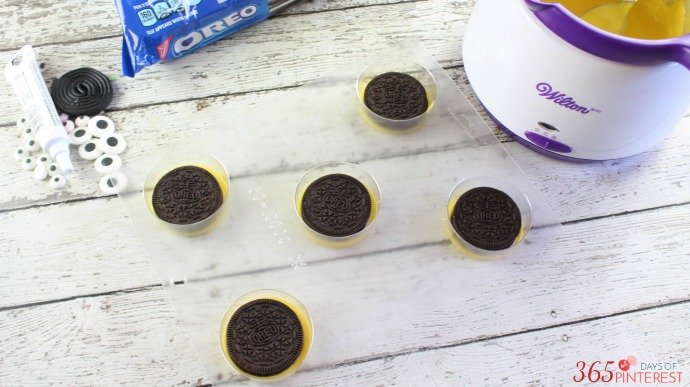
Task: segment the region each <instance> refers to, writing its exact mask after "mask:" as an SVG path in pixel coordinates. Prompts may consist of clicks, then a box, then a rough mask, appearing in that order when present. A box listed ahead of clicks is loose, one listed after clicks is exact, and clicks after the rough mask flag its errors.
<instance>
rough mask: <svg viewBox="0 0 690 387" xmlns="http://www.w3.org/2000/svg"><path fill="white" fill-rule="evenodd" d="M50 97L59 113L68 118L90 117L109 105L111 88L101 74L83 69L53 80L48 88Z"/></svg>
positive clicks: (93, 70) (111, 94)
mask: <svg viewBox="0 0 690 387" xmlns="http://www.w3.org/2000/svg"><path fill="white" fill-rule="evenodd" d="M50 96H51V97H52V98H53V103H55V107H57V109H58V110H59V111H61V112H64V113H67V114H69V115H70V116H80V115H87V116H92V115H95V114H98V113H100V112H102V111H103V110H105V109H106V108H107V107H108V106H109V105H110V103H111V102H112V101H113V88H112V85H111V84H110V80H109V79H108V77H106V76H105V75H104V74H103V73H101V72H100V71H98V70H95V69H92V68H89V67H83V68H80V69H76V70H72V71H70V72H67V73H65V74H64V75H63V76H61V77H60V78H58V79H55V80H54V81H53V84H52V85H51V86H50Z"/></svg>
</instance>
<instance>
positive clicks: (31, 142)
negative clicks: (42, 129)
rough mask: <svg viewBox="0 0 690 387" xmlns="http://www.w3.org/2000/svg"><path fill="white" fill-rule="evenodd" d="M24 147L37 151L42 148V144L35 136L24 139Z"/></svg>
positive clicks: (30, 150)
mask: <svg viewBox="0 0 690 387" xmlns="http://www.w3.org/2000/svg"><path fill="white" fill-rule="evenodd" d="M24 148H26V149H28V150H29V152H36V151H38V150H39V149H41V145H40V144H39V143H38V141H36V139H34V138H27V139H26V141H24Z"/></svg>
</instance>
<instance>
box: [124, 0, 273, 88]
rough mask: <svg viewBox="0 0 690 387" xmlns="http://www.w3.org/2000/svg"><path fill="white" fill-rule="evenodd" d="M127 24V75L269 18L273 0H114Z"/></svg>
mask: <svg viewBox="0 0 690 387" xmlns="http://www.w3.org/2000/svg"><path fill="white" fill-rule="evenodd" d="M115 5H116V6H117V10H118V12H119V13H120V20H121V22H122V31H123V41H122V72H123V74H124V75H126V76H129V77H133V76H134V74H136V73H138V72H139V71H141V70H142V69H144V68H145V67H148V66H150V65H152V64H154V63H158V62H161V61H166V60H170V59H174V58H177V57H181V56H184V55H187V54H189V53H192V52H194V51H195V50H197V49H199V48H201V47H204V46H206V45H208V44H210V43H213V42H215V41H216V40H218V39H221V38H223V37H225V36H227V35H230V34H232V33H234V32H237V31H239V30H241V29H243V28H245V27H248V26H250V25H252V24H255V23H258V22H260V21H262V20H264V19H266V18H267V17H268V16H269V14H270V9H269V0H115Z"/></svg>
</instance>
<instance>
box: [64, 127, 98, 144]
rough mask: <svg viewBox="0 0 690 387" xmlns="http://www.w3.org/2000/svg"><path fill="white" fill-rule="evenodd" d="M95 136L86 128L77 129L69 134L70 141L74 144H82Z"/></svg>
mask: <svg viewBox="0 0 690 387" xmlns="http://www.w3.org/2000/svg"><path fill="white" fill-rule="evenodd" d="M91 138H93V137H92V136H91V133H89V131H88V130H86V129H82V128H80V129H77V130H75V131H73V132H72V133H70V134H69V142H70V144H72V145H82V144H86V143H87V142H89V141H90V140H91Z"/></svg>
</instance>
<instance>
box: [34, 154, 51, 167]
mask: <svg viewBox="0 0 690 387" xmlns="http://www.w3.org/2000/svg"><path fill="white" fill-rule="evenodd" d="M37 161H38V163H39V164H43V165H44V166H46V167H47V166H48V165H50V163H52V162H53V160H51V159H50V157H49V156H48V155H41V156H39V157H38V159H37Z"/></svg>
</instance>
